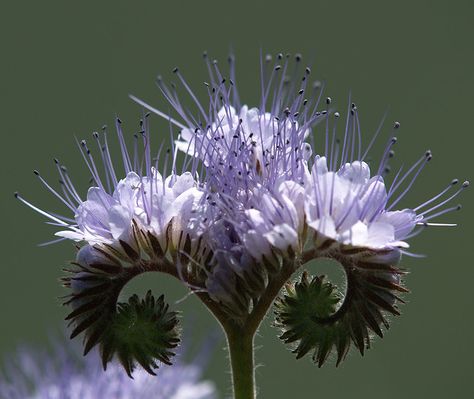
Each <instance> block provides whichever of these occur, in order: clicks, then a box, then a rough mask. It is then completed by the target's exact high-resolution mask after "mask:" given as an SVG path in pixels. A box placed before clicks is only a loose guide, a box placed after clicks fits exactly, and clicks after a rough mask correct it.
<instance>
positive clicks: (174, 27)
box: [0, 0, 474, 399]
mask: <svg viewBox="0 0 474 399" xmlns="http://www.w3.org/2000/svg"><path fill="white" fill-rule="evenodd" d="M0 8H1V12H0V49H1V50H0V51H1V56H2V57H1V61H0V116H1V117H0V129H1V138H2V141H1V145H0V149H1V157H0V162H1V168H0V171H1V177H2V179H1V181H2V185H1V194H2V195H1V198H0V201H1V203H0V212H1V219H0V220H1V222H2V227H1V229H0V234H1V235H2V237H1V240H0V243H1V244H0V245H1V251H2V261H1V266H0V307H1V318H0V355H4V354H6V353H9V352H11V351H12V350H13V349H14V348H15V347H16V346H17V345H18V344H20V343H22V342H25V341H27V342H33V343H37V344H38V345H39V344H41V343H43V342H45V341H46V339H47V337H48V334H50V333H51V331H54V330H57V329H58V326H61V325H62V319H63V318H64V316H65V314H66V311H67V310H66V309H64V308H63V307H62V306H60V302H59V300H58V296H60V295H63V294H64V291H63V290H62V288H61V287H60V285H59V283H58V281H57V280H58V278H59V277H60V276H61V275H62V272H61V269H62V267H64V266H65V265H66V264H67V263H66V262H67V260H71V259H72V258H73V257H74V248H73V246H72V245H71V244H70V243H61V244H58V245H54V246H49V247H46V248H39V247H37V244H38V243H41V242H44V241H48V240H49V239H51V238H53V237H52V234H53V233H54V231H55V230H54V228H52V227H51V226H48V225H45V224H44V223H42V222H43V218H42V217H41V216H39V215H37V214H35V213H33V212H32V211H31V210H30V209H27V208H26V207H23V206H21V205H20V204H19V203H18V202H16V201H15V199H14V198H13V192H14V191H20V192H21V193H22V194H23V195H24V196H25V197H26V198H28V199H29V200H31V201H33V202H34V203H35V204H37V205H40V206H41V207H43V208H45V209H49V210H56V211H59V210H62V209H61V206H60V204H59V203H58V202H57V201H56V200H55V199H54V198H53V197H52V196H51V195H49V194H48V193H47V192H46V191H45V190H44V189H43V188H42V187H41V186H40V184H39V182H38V181H37V180H36V179H35V178H34V177H35V176H34V175H33V173H32V170H33V169H38V170H40V171H41V172H42V174H43V175H45V176H46V177H51V178H52V177H53V176H55V175H54V164H53V162H52V159H53V157H58V158H59V159H61V161H63V162H64V163H66V164H67V165H68V166H69V170H70V171H71V174H72V175H73V176H74V177H75V181H76V182H79V186H80V187H81V188H82V189H83V190H85V189H86V186H87V179H88V178H87V174H86V172H85V168H84V166H83V164H82V161H81V158H80V154H79V152H78V151H77V148H76V144H75V137H78V138H90V137H91V133H92V132H93V131H94V130H97V129H100V127H101V126H102V125H103V124H112V123H113V118H114V116H115V115H117V114H119V115H120V117H121V118H122V119H123V120H124V122H125V127H126V129H127V131H128V132H129V133H130V134H132V133H134V132H135V131H136V130H137V123H138V118H139V117H140V112H141V111H140V108H139V107H138V106H136V105H135V104H134V103H132V102H131V100H129V99H128V97H127V95H128V94H129V93H134V94H136V95H138V96H140V97H142V98H143V99H145V100H146V101H149V102H151V103H152V104H157V105H158V104H161V105H162V108H163V104H164V102H163V100H162V99H161V98H160V95H159V91H158V89H157V88H156V86H155V84H154V80H155V77H156V75H157V74H158V73H161V74H163V75H164V76H165V77H169V78H172V74H171V69H172V68H173V67H175V66H180V69H181V71H182V72H183V74H184V75H185V76H186V77H187V79H188V80H189V81H190V82H191V83H192V85H193V87H196V88H197V89H196V91H197V92H198V93H199V94H201V95H203V96H204V95H205V91H204V87H203V86H202V82H203V81H204V80H207V76H206V74H205V68H204V65H203V63H202V60H201V54H202V51H203V50H208V51H209V53H210V54H211V56H212V57H215V58H218V59H220V60H222V64H223V65H225V64H226V62H225V60H226V56H227V53H228V51H229V49H231V48H232V49H233V50H234V51H235V53H236V56H237V66H238V76H237V81H238V84H239V87H240V91H241V97H242V98H243V99H244V102H246V103H248V104H250V105H254V104H256V103H257V100H258V98H259V97H258V95H259V80H258V71H259V52H260V50H262V51H263V52H264V53H267V52H269V53H273V54H275V53H277V52H280V51H281V52H290V53H292V54H294V53H296V52H301V53H302V54H303V56H304V58H303V59H304V61H305V62H306V63H309V64H311V65H312V71H313V73H312V75H311V76H312V78H314V79H319V80H324V81H326V82H327V91H326V94H327V95H329V96H331V97H332V98H333V99H334V100H335V106H336V107H340V109H341V110H342V111H343V110H344V109H345V106H346V103H347V97H348V93H349V91H351V92H352V94H353V98H354V99H355V101H356V102H357V105H358V108H359V110H360V116H361V123H362V129H363V132H364V135H365V137H366V139H368V138H369V137H371V135H372V133H373V131H374V130H375V128H376V126H377V124H378V123H379V121H380V120H381V118H382V116H383V114H384V112H385V111H386V110H387V109H388V110H389V114H388V119H387V127H386V129H385V137H388V135H389V134H390V133H389V132H390V127H391V125H392V123H393V121H395V120H399V121H400V122H401V125H402V128H401V129H400V131H399V133H398V138H399V142H398V143H397V148H396V151H397V155H396V159H395V165H400V164H401V163H411V162H412V161H414V160H415V159H417V158H418V157H419V156H420V155H421V154H422V153H423V152H424V151H425V150H426V149H431V150H432V151H433V154H434V158H433V160H432V162H431V163H430V165H429V167H428V168H427V170H425V172H424V173H423V175H422V176H421V178H420V179H419V181H418V182H417V184H416V188H415V189H414V190H412V191H411V192H410V195H409V196H408V197H407V198H406V200H405V201H404V203H403V206H413V205H415V204H419V203H420V202H421V201H422V200H423V199H425V198H427V197H430V196H431V195H433V194H435V193H436V192H438V191H439V190H440V189H441V188H443V187H444V186H445V183H448V182H449V181H450V180H451V179H452V178H454V177H459V178H460V179H466V178H469V177H470V178H471V179H472V178H473V177H474V173H473V172H474V168H473V167H472V144H473V143H474V132H473V123H472V112H473V111H472V109H473V105H474V100H473V98H474V97H473V89H474V74H473V71H474V53H473V45H472V40H473V37H474V24H473V23H472V21H473V17H474V6H473V4H472V2H470V1H459V0H458V1H455V2H446V1H416V2H413V1H406V2H404V1H397V2H388V1H358V2H349V1H345V2H343V1H331V2H329V1H325V2H318V1H298V0H293V1H280V0H273V1H261V0H254V1H250V2H247V1H242V0H241V1H232V2H230V1H222V0H221V1H209V0H206V1H180V0H174V1H167V2H164V1H133V2H132V1H126V0H115V1H100V2H97V1H81V2H72V1H64V0H62V1H59V0H54V1H53V0H50V1H47V2H37V1H24V2H14V1H4V2H2V5H1V6H0ZM164 108H165V111H166V107H164ZM153 121H154V122H153V124H154V125H153V126H154V127H155V128H156V129H155V130H154V132H153V140H154V143H155V145H156V147H158V144H159V143H160V142H161V141H162V140H168V136H169V134H168V128H167V126H166V123H165V124H164V125H160V122H158V121H157V120H156V119H154V120H153ZM155 121H156V122H155ZM460 201H461V202H463V203H464V205H465V206H464V209H463V210H462V211H461V212H459V213H453V214H450V215H447V216H446V217H445V218H444V221H449V222H458V223H459V224H460V226H459V227H457V228H446V229H436V228H433V229H428V231H426V232H425V233H424V234H422V235H421V236H419V237H417V238H416V239H414V240H413V241H412V242H411V244H412V250H413V251H414V252H417V253H421V254H428V255H429V256H428V257H427V258H424V259H413V258H404V259H403V266H404V267H406V268H407V269H409V270H410V274H409V276H408V278H407V285H408V287H409V288H410V289H411V291H412V292H411V293H410V294H409V295H407V297H406V299H407V302H408V304H407V305H406V306H403V309H402V310H403V316H402V317H400V318H397V319H395V320H393V323H392V328H391V329H390V331H389V332H388V333H387V334H386V337H385V338H384V339H383V340H380V339H375V341H374V343H373V348H372V349H371V350H369V351H368V352H367V354H366V356H365V358H361V357H360V356H359V355H358V354H357V353H355V352H351V354H350V355H349V356H348V359H347V360H346V362H345V363H343V365H342V366H341V367H340V368H339V369H336V368H335V367H334V365H333V364H328V365H326V366H325V367H324V368H322V369H317V367H315V366H314V365H313V364H311V362H310V360H309V359H307V358H305V359H302V360H299V361H296V360H295V359H294V356H293V355H292V354H291V353H290V352H289V350H287V348H285V347H284V345H283V344H282V343H281V342H279V340H278V338H277V331H276V330H275V329H274V328H273V327H271V322H272V318H271V317H269V318H268V319H267V320H266V322H265V323H264V325H263V326H262V328H261V330H260V333H259V336H258V338H257V346H258V350H257V363H258V365H259V367H258V369H257V379H258V384H259V388H260V396H259V397H261V398H284V397H287V396H288V395H292V397H295V398H311V397H322V398H323V397H326V396H325V395H331V397H333V398H338V397H344V395H347V394H350V395H351V397H352V398H354V399H355V398H378V397H381V396H382V397H384V398H387V399H389V398H398V397H402V396H405V397H430V398H445V397H448V396H450V397H464V396H466V395H468V392H471V391H472V375H473V372H474V360H473V359H474V347H473V345H472V335H473V328H474V316H473V312H472V309H473V305H474V295H473V289H472V284H473V281H474V268H473V267H472V266H473V265H472V258H471V256H472V233H469V231H472V230H473V215H474V207H473V206H472V194H471V193H470V192H467V193H466V194H465V195H464V196H463V197H462V199H460ZM469 237H471V238H469ZM469 248H471V249H469ZM310 269H311V271H312V272H317V265H312V266H311V267H310ZM148 288H152V289H153V291H154V292H155V293H156V294H159V293H161V292H164V293H165V294H166V295H167V297H168V298H169V300H170V301H176V300H179V299H180V298H182V297H183V296H184V295H185V291H184V290H183V289H182V288H181V287H180V285H179V284H178V283H176V282H175V281H172V280H171V279H168V278H167V277H163V276H157V275H146V276H142V277H141V278H139V279H137V280H135V281H133V282H132V283H131V284H130V285H129V286H127V287H126V290H125V291H126V292H125V293H124V297H128V295H129V294H131V293H132V292H145V291H146V290H147V289H148ZM179 308H180V309H181V310H183V317H184V319H185V320H188V321H190V323H188V326H187V327H186V333H187V337H188V339H189V338H193V341H197V342H198V341H199V337H203V336H204V335H205V334H206V332H207V331H209V329H210V328H211V329H215V328H216V325H215V324H214V323H213V320H212V319H211V317H210V316H209V315H207V313H206V311H205V310H204V308H203V307H202V306H201V305H200V303H199V302H198V301H197V300H196V299H195V298H192V297H191V298H188V299H186V300H185V301H183V302H182V303H181V304H180V305H179ZM190 326H192V327H191V328H190ZM227 370H228V367H227V358H226V355H225V352H224V350H223V341H221V343H220V344H219V345H218V346H217V348H216V351H215V352H214V354H213V355H212V357H211V359H210V367H209V369H208V370H207V372H206V376H207V377H209V378H212V379H213V380H214V381H216V383H217V385H218V388H219V390H220V394H221V396H222V397H224V396H225V395H227V394H228V393H229V379H230V376H229V373H228V371H227ZM158 378H159V377H158Z"/></svg>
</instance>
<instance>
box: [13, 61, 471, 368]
mask: <svg viewBox="0 0 474 399" xmlns="http://www.w3.org/2000/svg"><path fill="white" fill-rule="evenodd" d="M204 61H205V64H206V66H207V69H208V72H209V80H208V82H206V83H205V85H204V86H203V88H204V90H205V92H206V93H205V95H204V98H205V100H204V101H203V100H201V99H202V98H203V95H202V93H198V94H196V93H195V92H194V91H193V89H192V88H191V86H190V85H189V84H188V83H187V81H186V80H185V79H184V77H183V76H182V74H181V72H180V70H179V69H178V68H176V69H174V71H173V72H174V74H175V76H176V78H177V83H176V84H175V83H173V84H171V85H167V84H166V83H165V82H164V81H163V79H161V78H159V79H158V86H159V88H160V90H161V92H162V94H163V97H164V98H165V100H166V101H167V103H168V104H167V106H166V108H170V107H171V109H172V110H173V112H172V113H171V114H167V113H164V112H162V111H160V110H159V109H157V108H155V107H153V106H151V105H149V104H147V103H145V102H144V101H142V100H140V99H138V98H136V97H134V96H131V97H132V99H134V100H135V101H136V102H137V103H138V104H140V105H141V106H142V107H143V108H144V109H145V110H146V111H148V113H146V114H144V115H143V118H142V120H141V121H140V126H139V132H138V133H136V134H135V135H134V144H133V147H131V146H130V145H129V144H127V137H126V134H125V133H124V132H123V131H122V124H121V121H120V120H119V119H117V121H116V131H117V137H118V142H119V144H120V148H121V154H120V155H121V160H120V162H117V160H116V157H114V156H113V154H111V151H110V150H109V146H108V136H107V131H106V130H104V131H103V132H102V133H101V134H99V133H94V134H93V140H94V141H95V142H96V144H97V151H96V154H95V155H93V151H92V149H90V148H89V145H88V144H87V143H86V141H82V142H81V143H80V145H79V147H80V150H81V153H82V155H83V157H84V161H85V164H86V166H87V170H88V172H89V174H90V175H91V176H92V180H93V182H94V183H93V187H91V188H90V189H89V191H88V193H87V196H86V198H83V197H82V196H80V195H79V193H78V190H76V188H75V186H74V184H73V182H72V181H71V179H70V178H69V175H68V173H67V170H66V168H65V167H64V166H63V165H62V164H60V163H59V161H55V162H56V165H57V169H58V173H59V179H60V189H59V190H56V189H54V188H53V187H52V186H51V185H50V184H49V183H47V182H46V181H45V180H44V179H43V178H42V177H41V175H40V174H39V173H37V172H36V174H37V175H38V177H39V179H40V180H41V182H42V183H43V184H44V185H45V186H46V187H47V188H48V189H49V190H50V191H51V192H52V194H53V195H55V196H56V197H58V198H59V200H60V201H61V202H63V204H64V205H66V207H67V208H69V209H70V210H71V212H72V214H73V215H72V217H65V216H59V215H57V214H56V213H52V212H45V211H43V210H41V209H39V208H37V207H36V206H34V205H32V204H31V203H29V202H27V201H26V200H25V199H23V197H20V196H18V198H19V199H20V200H21V201H22V202H24V203H25V204H27V205H28V206H30V207H32V208H33V209H35V210H37V211H38V212H40V213H42V214H43V215H44V216H46V217H47V218H49V219H50V221H51V222H52V223H53V224H55V225H57V226H58V227H60V231H58V232H57V233H56V234H57V235H58V236H59V237H61V238H62V239H71V240H74V241H76V242H79V243H81V245H83V246H82V249H81V250H80V251H79V255H78V259H77V262H76V268H75V269H74V270H73V271H72V273H73V277H71V278H70V279H69V280H67V281H68V286H69V287H71V288H72V290H73V292H72V295H73V301H72V304H73V306H74V309H75V310H74V311H73V313H72V316H71V317H70V319H71V320H72V321H73V322H75V323H82V324H81V326H82V327H81V329H80V331H86V336H87V330H88V329H90V328H92V326H93V325H94V324H95V323H96V322H97V320H95V319H94V318H93V317H92V318H89V319H87V318H86V320H87V323H84V318H85V317H86V316H85V315H88V316H89V317H91V315H94V314H95V313H94V312H95V311H97V309H98V306H100V307H99V308H100V309H102V310H103V309H104V308H103V306H106V307H107V309H108V312H109V313H114V312H115V305H116V298H117V295H118V292H120V289H121V288H122V287H123V285H124V284H125V283H126V282H127V281H129V279H130V278H132V277H134V276H135V275H137V274H140V273H142V272H145V271H161V272H165V273H168V274H171V275H174V276H175V277H177V278H179V279H180V280H181V281H183V282H184V283H185V284H186V285H187V286H188V287H189V288H190V290H191V291H192V292H194V293H195V294H196V295H198V296H199V298H200V299H202V300H203V302H204V303H205V304H206V305H207V306H208V307H209V308H210V309H211V311H213V313H214V314H215V315H216V316H217V317H218V318H219V320H220V321H221V323H223V324H225V323H227V322H229V323H235V324H236V325H242V326H251V327H249V328H256V326H258V324H259V322H260V321H261V319H262V318H263V315H264V314H265V313H266V311H267V310H268V307H269V306H270V305H271V303H272V302H273V299H274V298H275V296H276V295H277V294H278V292H279V291H280V289H281V288H282V287H283V285H284V284H285V283H286V282H289V281H290V278H291V276H292V275H293V274H294V273H295V272H296V271H297V270H299V269H300V268H301V267H302V266H303V265H304V264H305V263H307V262H309V261H311V260H314V259H318V258H332V259H335V260H337V261H338V262H339V263H340V264H341V265H342V266H343V267H344V270H345V272H346V276H347V283H348V286H347V290H346V294H345V295H343V298H342V297H338V296H337V295H336V296H334V295H333V296H331V295H329V294H328V295H322V294H321V295H320V294H319V293H320V291H321V290H322V287H323V288H324V286H325V285H324V284H323V283H322V280H320V279H317V278H316V279H315V280H310V279H309V277H306V280H304V281H302V282H301V283H297V287H299V288H295V289H296V291H293V289H292V288H288V290H289V291H287V297H286V298H287V299H282V300H281V302H280V305H279V306H278V308H277V319H278V320H280V323H281V326H282V328H283V329H284V330H288V331H293V332H292V333H291V334H290V333H288V334H286V333H285V334H284V337H285V338H284V339H285V340H286V341H287V342H296V341H299V342H300V347H301V345H303V346H305V345H306V346H305V347H304V350H300V351H299V353H303V354H304V353H306V352H307V351H308V350H310V349H315V354H314V357H315V359H316V360H318V362H319V363H320V364H322V363H323V362H324V360H325V359H326V357H327V355H328V354H329V353H330V351H331V348H332V347H335V348H336V349H337V350H338V353H339V354H340V357H341V358H342V357H344V356H345V353H347V349H348V348H349V345H350V343H351V342H352V343H353V344H354V345H355V346H356V347H357V348H358V349H359V350H360V351H361V352H363V350H364V348H366V347H367V346H368V345H369V330H371V331H373V332H375V333H377V334H378V335H381V334H382V332H381V329H380V326H381V325H384V326H387V325H388V324H387V320H386V318H385V316H384V315H385V314H386V313H391V314H398V309H397V306H396V302H397V301H400V300H401V299H400V298H399V296H397V294H396V293H397V292H403V291H405V288H404V287H403V286H402V281H401V276H402V275H403V272H402V271H401V270H400V269H398V268H397V267H396V266H397V264H398V262H399V259H400V257H401V255H402V254H410V252H408V251H407V248H408V247H409V244H408V242H409V239H410V238H411V237H413V236H415V235H417V234H418V233H420V232H421V231H422V230H423V229H424V228H425V227H426V226H429V225H440V226H443V225H447V224H440V223H435V222H436V220H435V219H437V218H438V217H439V216H441V215H444V214H446V213H448V212H451V211H453V210H457V209H460V206H458V205H455V206H451V205H449V204H450V203H451V201H452V200H453V199H454V198H455V197H456V196H457V195H458V194H459V193H460V192H461V191H463V190H464V189H465V188H466V187H468V185H469V183H468V182H464V183H462V184H459V185H458V180H453V181H452V182H450V183H449V184H448V185H447V186H446V187H445V188H444V189H443V190H441V191H440V192H439V193H438V194H436V195H434V196H432V197H431V198H428V199H427V200H426V201H425V202H423V203H421V204H416V205H412V206H411V207H409V208H399V205H400V204H401V201H402V200H404V198H405V196H406V195H407V194H408V193H409V192H410V191H411V190H412V189H414V187H415V182H416V180H417V179H418V177H419V175H420V174H421V172H422V170H423V169H424V167H425V166H426V165H427V163H428V162H429V161H430V160H431V158H432V155H431V152H430V151H426V153H424V154H423V156H422V157H420V159H418V160H417V161H416V162H414V163H413V164H412V166H410V167H409V168H406V169H405V168H403V167H401V168H400V169H399V170H398V171H397V172H396V173H395V174H394V177H393V178H391V179H388V175H387V172H388V170H389V165H388V164H389V162H391V160H392V158H393V156H394V151H393V147H394V145H395V144H396V141H397V139H396V137H395V136H394V134H395V132H396V131H397V130H398V129H399V128H400V124H399V123H398V122H395V123H394V124H393V127H392V129H391V133H390V135H389V137H386V138H385V139H383V140H386V142H387V144H386V146H385V149H384V151H383V152H382V154H381V156H380V157H374V156H373V155H372V157H371V160H370V161H369V159H368V156H369V154H370V153H371V152H372V148H373V145H374V143H375V142H376V141H377V139H378V138H380V136H381V132H382V130H383V124H381V125H380V126H379V128H378V129H377V130H376V132H375V134H373V135H372V136H371V137H369V138H368V139H366V134H365V133H363V129H362V127H361V123H360V120H359V111H358V108H357V106H356V105H355V104H354V103H352V102H351V101H350V100H349V104H348V108H347V112H346V115H345V116H343V115H341V114H340V112H337V111H335V110H334V109H332V105H331V103H332V101H331V99H330V98H329V97H324V96H323V88H324V87H323V86H322V85H321V84H319V83H317V82H316V84H315V82H312V81H311V78H310V77H311V70H310V68H308V67H304V66H303V65H302V59H301V56H300V55H296V56H295V57H290V56H289V55H287V56H284V55H282V54H278V55H277V56H276V57H275V59H274V58H273V57H271V56H266V57H263V58H262V60H261V65H260V71H261V73H260V74H261V76H260V82H261V83H260V84H261V98H260V101H259V102H258V104H257V105H256V106H250V105H246V104H243V103H241V101H240V94H239V92H238V90H237V84H236V74H235V60H234V57H233V56H231V57H229V70H228V74H226V75H224V72H223V71H222V70H221V68H220V67H219V65H218V63H217V61H211V60H210V59H209V58H208V57H207V55H205V56H204ZM181 92H184V94H185V95H186V96H187V97H188V99H187V100H191V102H192V103H193V106H192V107H189V108H188V107H185V106H184V105H183V104H184V101H182V93H181ZM193 109H195V110H196V112H194V111H193ZM151 113H153V114H156V115H158V116H160V117H163V118H165V119H166V120H167V121H168V122H169V124H170V126H172V127H174V128H176V130H177V131H176V132H175V134H174V137H173V139H172V140H171V142H170V148H169V149H168V150H165V151H163V150H162V148H161V149H160V150H159V151H158V153H157V155H156V156H155V153H153V152H152V150H151V148H152V147H151V143H150V141H151V140H150V139H151V133H150V123H149V119H150V114H151ZM179 154H180V156H183V155H184V161H183V162H182V164H181V167H180V168H178V161H177V160H178V159H179V156H178V155H179ZM377 159H378V160H377ZM376 160H377V161H376ZM160 165H165V166H164V170H162V171H161V172H162V173H160V171H159V170H160ZM178 169H179V171H178ZM99 171H102V172H99ZM456 185H458V186H460V188H459V189H457V190H456V188H455V187H456ZM85 253H86V254H87V257H84V256H82V255H83V254H85ZM84 273H85V275H86V277H87V278H88V279H87V282H85V281H82V280H84ZM81 279H82V280H81ZM91 281H93V283H91ZM104 281H106V282H107V283H104ZM311 281H313V283H311ZM79 282H81V283H80V284H79ZM99 282H100V283H99ZM91 284H92V285H91ZM99 284H108V285H107V287H109V288H110V287H112V288H110V289H107V290H103V289H97V286H99ZM85 289H88V290H89V291H88V293H89V294H90V293H91V292H92V293H93V295H89V294H88V295H84V294H83V290H85ZM94 289H95V290H94ZM91 290H92V291H91ZM301 290H313V291H314V292H313V291H311V292H313V294H314V295H313V294H311V292H310V291H308V292H307V295H306V294H305V295H299V293H301V292H300V291H301ZM323 291H324V290H323ZM331 292H333V290H332V289H331ZM288 295H289V296H288ZM292 295H293V296H295V295H296V297H297V300H293V301H292V300H291V299H288V298H290V297H291V296H292ZM89 297H90V298H91V299H88V300H90V301H86V302H84V298H89ZM296 297H295V298H296ZM301 298H306V299H304V300H308V301H309V300H315V301H316V300H322V301H329V302H330V303H332V304H335V303H338V301H340V302H341V303H340V304H339V305H338V306H335V307H332V308H331V307H328V308H327V309H332V311H331V312H326V313H324V314H321V315H319V316H317V317H316V316H315V315H306V316H308V319H309V320H312V321H311V322H308V323H299V324H298V323H296V324H298V326H300V327H298V328H296V329H295V325H294V322H295V320H294V319H293V318H292V317H293V316H294V314H296V313H298V311H299V310H298V309H293V308H292V304H293V305H294V304H295V303H299V302H300V299H301ZM336 298H339V299H337V300H336ZM303 302H304V301H303ZM104 303H105V304H106V305H104ZM97 304H100V305H97ZM287 305H288V306H287ZM302 306H303V305H302ZM309 308H311V307H309ZM317 308H318V307H317V306H316V307H315V309H317ZM278 312H279V313H278ZM292 312H293V313H292ZM306 316H304V317H306ZM312 316H315V317H312ZM301 317H303V316H301ZM326 328H331V330H325V331H326V332H325V333H327V336H328V337H332V338H328V339H327V340H321V339H315V340H306V338H305V337H308V336H311V335H314V334H319V332H321V331H320V330H321V329H323V330H324V329H326ZM94 331H96V330H94ZM289 335H291V339H288V337H289ZM93 337H94V339H93V340H92V341H91V342H92V343H93V344H95V343H99V342H100V340H101V337H100V334H99V333H97V334H96V335H94V336H93ZM89 338H90V334H89ZM305 342H306V343H305ZM308 342H309V343H308ZM302 343H303V344H302ZM322 344H324V351H323V352H321V353H320V354H319V355H318V353H319V352H318V350H320V349H321V345H322ZM318 348H319V349H318Z"/></svg>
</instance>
